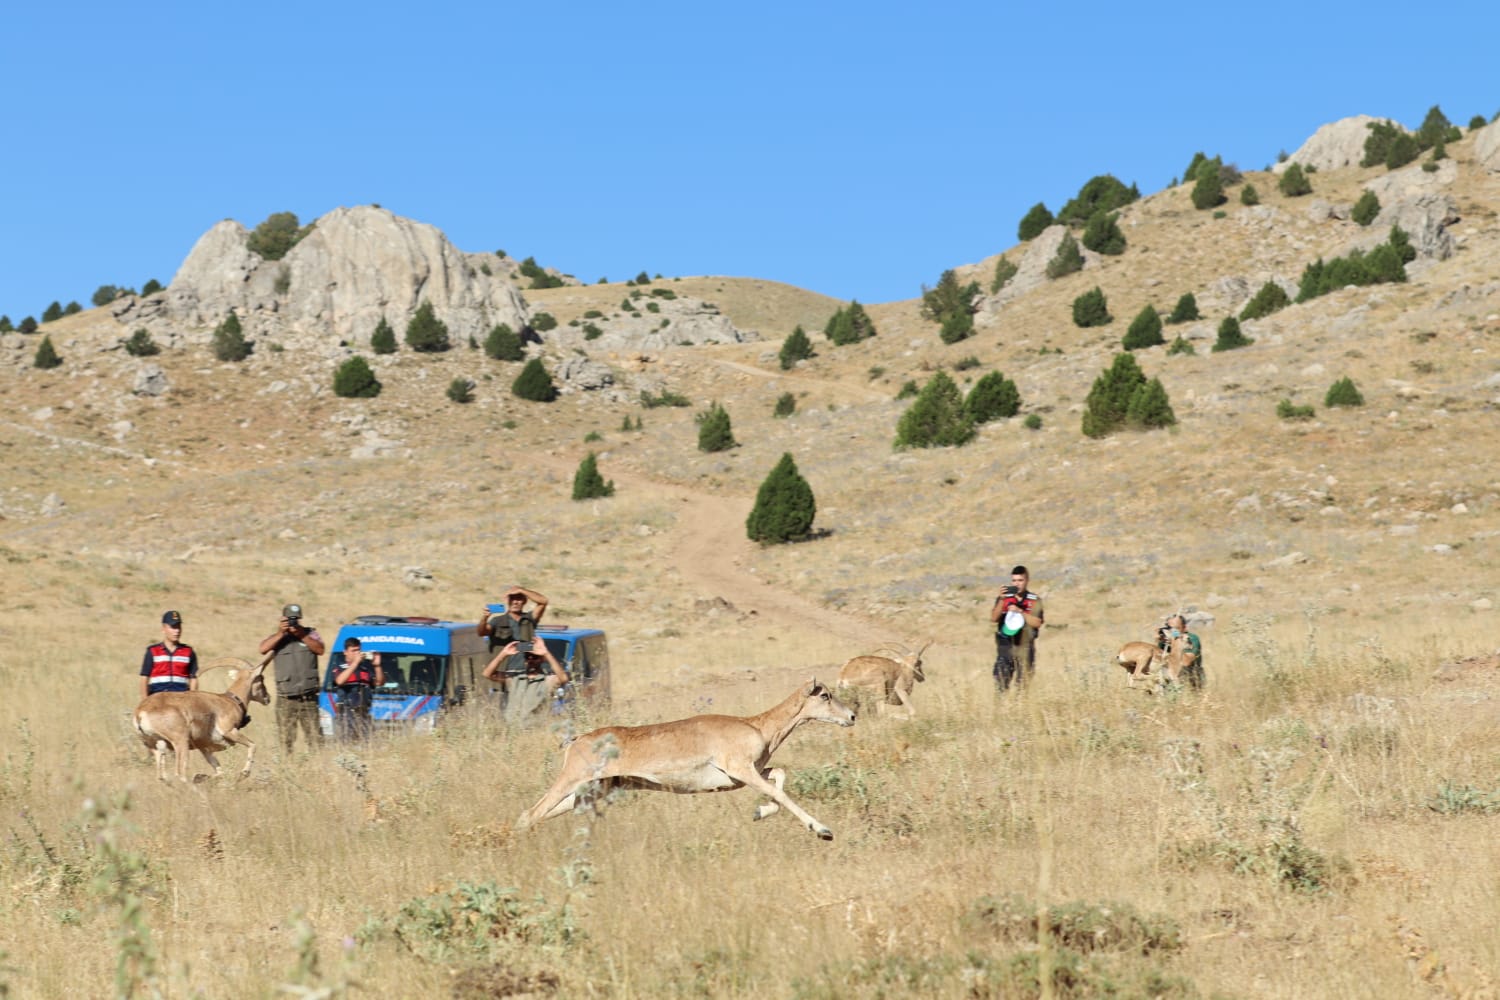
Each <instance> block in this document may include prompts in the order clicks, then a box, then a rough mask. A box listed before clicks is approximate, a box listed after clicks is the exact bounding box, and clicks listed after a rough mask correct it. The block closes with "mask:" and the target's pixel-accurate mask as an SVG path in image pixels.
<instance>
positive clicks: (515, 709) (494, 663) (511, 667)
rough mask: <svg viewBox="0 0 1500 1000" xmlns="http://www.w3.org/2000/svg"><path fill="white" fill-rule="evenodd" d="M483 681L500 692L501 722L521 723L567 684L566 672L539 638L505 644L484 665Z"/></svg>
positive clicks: (533, 714)
mask: <svg viewBox="0 0 1500 1000" xmlns="http://www.w3.org/2000/svg"><path fill="white" fill-rule="evenodd" d="M484 677H485V679H486V680H490V681H495V682H496V683H498V684H499V685H500V686H501V689H502V690H503V691H504V695H503V697H504V699H505V700H504V703H503V704H504V707H503V709H502V714H503V715H504V717H505V721H506V722H509V723H513V724H515V725H525V724H526V722H527V720H529V719H531V718H532V717H533V716H535V715H537V714H539V713H540V712H541V711H542V709H544V708H546V707H547V706H548V705H550V704H551V703H552V695H553V693H554V692H555V691H556V690H557V689H558V688H560V687H562V686H563V685H564V684H566V683H568V672H567V671H566V670H564V669H563V665H562V664H561V663H559V662H558V659H557V657H556V656H554V655H553V653H552V650H550V649H548V648H547V643H546V642H544V641H543V640H541V639H517V640H513V641H511V642H508V643H506V644H505V645H504V646H502V647H501V648H500V652H498V653H496V654H495V658H494V659H493V660H491V661H490V662H489V665H488V666H486V667H485V668H484Z"/></svg>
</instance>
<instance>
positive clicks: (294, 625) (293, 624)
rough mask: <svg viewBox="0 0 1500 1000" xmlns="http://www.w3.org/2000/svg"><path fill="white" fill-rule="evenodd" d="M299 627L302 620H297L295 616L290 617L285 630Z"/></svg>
mask: <svg viewBox="0 0 1500 1000" xmlns="http://www.w3.org/2000/svg"><path fill="white" fill-rule="evenodd" d="M301 625H302V619H301V618H298V617H296V616H290V617H288V618H287V620H286V627H287V628H300V627H301Z"/></svg>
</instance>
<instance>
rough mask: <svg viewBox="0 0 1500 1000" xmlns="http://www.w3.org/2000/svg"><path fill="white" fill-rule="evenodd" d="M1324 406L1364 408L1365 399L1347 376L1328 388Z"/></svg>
mask: <svg viewBox="0 0 1500 1000" xmlns="http://www.w3.org/2000/svg"><path fill="white" fill-rule="evenodd" d="M1323 405H1324V406H1364V405H1365V397H1364V395H1363V394H1362V393H1361V392H1360V391H1359V387H1358V386H1356V385H1355V384H1354V380H1353V379H1351V378H1349V377H1348V376H1347V375H1346V376H1344V377H1343V378H1341V379H1339V380H1338V381H1337V382H1335V383H1333V385H1331V386H1329V387H1328V393H1327V394H1326V395H1325V396H1324V397H1323Z"/></svg>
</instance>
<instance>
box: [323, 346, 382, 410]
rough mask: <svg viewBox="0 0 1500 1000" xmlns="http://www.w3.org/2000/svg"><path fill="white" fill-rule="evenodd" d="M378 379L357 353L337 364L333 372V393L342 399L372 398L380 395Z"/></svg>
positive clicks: (367, 363)
mask: <svg viewBox="0 0 1500 1000" xmlns="http://www.w3.org/2000/svg"><path fill="white" fill-rule="evenodd" d="M380 389H381V385H380V380H379V379H378V378H376V377H375V373H374V372H373V371H371V370H370V363H369V362H368V361H366V360H365V359H364V358H362V357H360V356H359V355H358V354H356V355H354V357H352V358H349V359H348V360H347V361H345V362H344V363H343V364H341V365H339V367H338V370H337V371H335V372H334V373H333V394H334V395H335V396H342V397H343V398H344V399H372V398H374V397H375V396H378V395H380Z"/></svg>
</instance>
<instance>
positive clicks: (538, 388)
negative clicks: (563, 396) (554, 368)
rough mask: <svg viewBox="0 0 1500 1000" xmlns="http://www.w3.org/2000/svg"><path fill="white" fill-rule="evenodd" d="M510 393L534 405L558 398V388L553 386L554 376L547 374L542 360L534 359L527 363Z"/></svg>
mask: <svg viewBox="0 0 1500 1000" xmlns="http://www.w3.org/2000/svg"><path fill="white" fill-rule="evenodd" d="M510 391H511V392H512V393H513V394H515V395H517V396H519V397H521V398H522V399H529V400H531V401H532V402H533V403H550V402H552V401H553V400H554V399H556V398H557V386H555V385H553V384H552V376H551V375H549V374H547V368H546V366H545V365H543V364H542V359H541V358H532V359H531V360H530V361H528V362H526V365H525V367H523V368H522V369H521V374H519V375H517V376H516V380H515V381H514V382H512V383H511V385H510Z"/></svg>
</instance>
